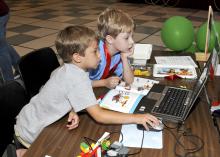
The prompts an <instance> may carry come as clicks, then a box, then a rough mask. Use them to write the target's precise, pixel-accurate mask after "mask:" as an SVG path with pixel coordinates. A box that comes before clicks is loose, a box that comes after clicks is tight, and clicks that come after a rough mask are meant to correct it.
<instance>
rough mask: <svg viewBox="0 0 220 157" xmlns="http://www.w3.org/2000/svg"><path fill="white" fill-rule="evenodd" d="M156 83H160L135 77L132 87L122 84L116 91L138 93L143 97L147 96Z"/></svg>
mask: <svg viewBox="0 0 220 157" xmlns="http://www.w3.org/2000/svg"><path fill="white" fill-rule="evenodd" d="M155 83H159V81H155V80H151V79H146V78H141V77H134V82H133V83H132V84H131V85H126V83H125V82H121V83H120V84H119V85H118V86H116V89H118V90H122V91H126V92H132V93H138V94H141V95H147V93H148V92H149V91H150V89H151V88H152V86H153V85H154V84H155Z"/></svg>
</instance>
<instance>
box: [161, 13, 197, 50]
mask: <svg viewBox="0 0 220 157" xmlns="http://www.w3.org/2000/svg"><path fill="white" fill-rule="evenodd" d="M161 39H162V41H163V43H164V44H165V45H166V46H167V47H168V48H170V49H171V50H174V51H182V50H185V49H187V48H188V47H190V46H191V45H192V42H193V40H194V29H193V25H192V22H191V21H189V20H188V19H187V18H185V17H183V16H173V17H171V18H169V19H167V20H166V21H165V23H164V25H163V27H162V30H161Z"/></svg>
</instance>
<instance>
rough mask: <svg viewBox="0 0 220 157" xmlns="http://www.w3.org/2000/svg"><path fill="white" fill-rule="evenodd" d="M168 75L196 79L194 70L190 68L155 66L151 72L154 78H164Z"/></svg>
mask: <svg viewBox="0 0 220 157" xmlns="http://www.w3.org/2000/svg"><path fill="white" fill-rule="evenodd" d="M170 75H178V76H180V77H181V78H190V79H196V78H197V74H196V69H195V68H194V67H192V66H180V65H178V66H177V65H176V66H172V65H161V64H155V65H154V70H153V76H154V77H166V76H170Z"/></svg>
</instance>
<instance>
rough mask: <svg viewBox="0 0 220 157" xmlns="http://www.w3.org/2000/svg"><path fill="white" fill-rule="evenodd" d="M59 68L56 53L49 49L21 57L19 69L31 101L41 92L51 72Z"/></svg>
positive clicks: (42, 49) (35, 51)
mask: <svg viewBox="0 0 220 157" xmlns="http://www.w3.org/2000/svg"><path fill="white" fill-rule="evenodd" d="M59 66H60V64H59V61H58V59H57V56H56V54H55V52H54V51H53V49H51V48H49V47H45V48H41V49H38V50H34V51H32V52H30V53H28V54H26V55H24V56H22V57H21V59H20V61H19V63H18V67H19V72H20V75H21V79H22V80H23V82H24V86H25V89H26V91H27V94H28V95H29V99H30V98H31V97H33V96H34V95H36V94H37V93H38V92H39V90H40V88H41V87H42V86H43V85H44V84H45V83H46V82H47V81H48V80H49V78H50V74H51V72H52V71H53V70H54V69H56V68H57V67H59Z"/></svg>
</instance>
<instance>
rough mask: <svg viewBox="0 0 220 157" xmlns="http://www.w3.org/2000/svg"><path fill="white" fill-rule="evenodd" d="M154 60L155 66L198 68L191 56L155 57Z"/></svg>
mask: <svg viewBox="0 0 220 157" xmlns="http://www.w3.org/2000/svg"><path fill="white" fill-rule="evenodd" d="M155 60H156V63H157V64H162V65H184V66H189V65H191V66H193V67H195V68H197V67H198V66H197V64H196V63H195V62H194V60H193V59H192V57H191V56H156V57H155Z"/></svg>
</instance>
